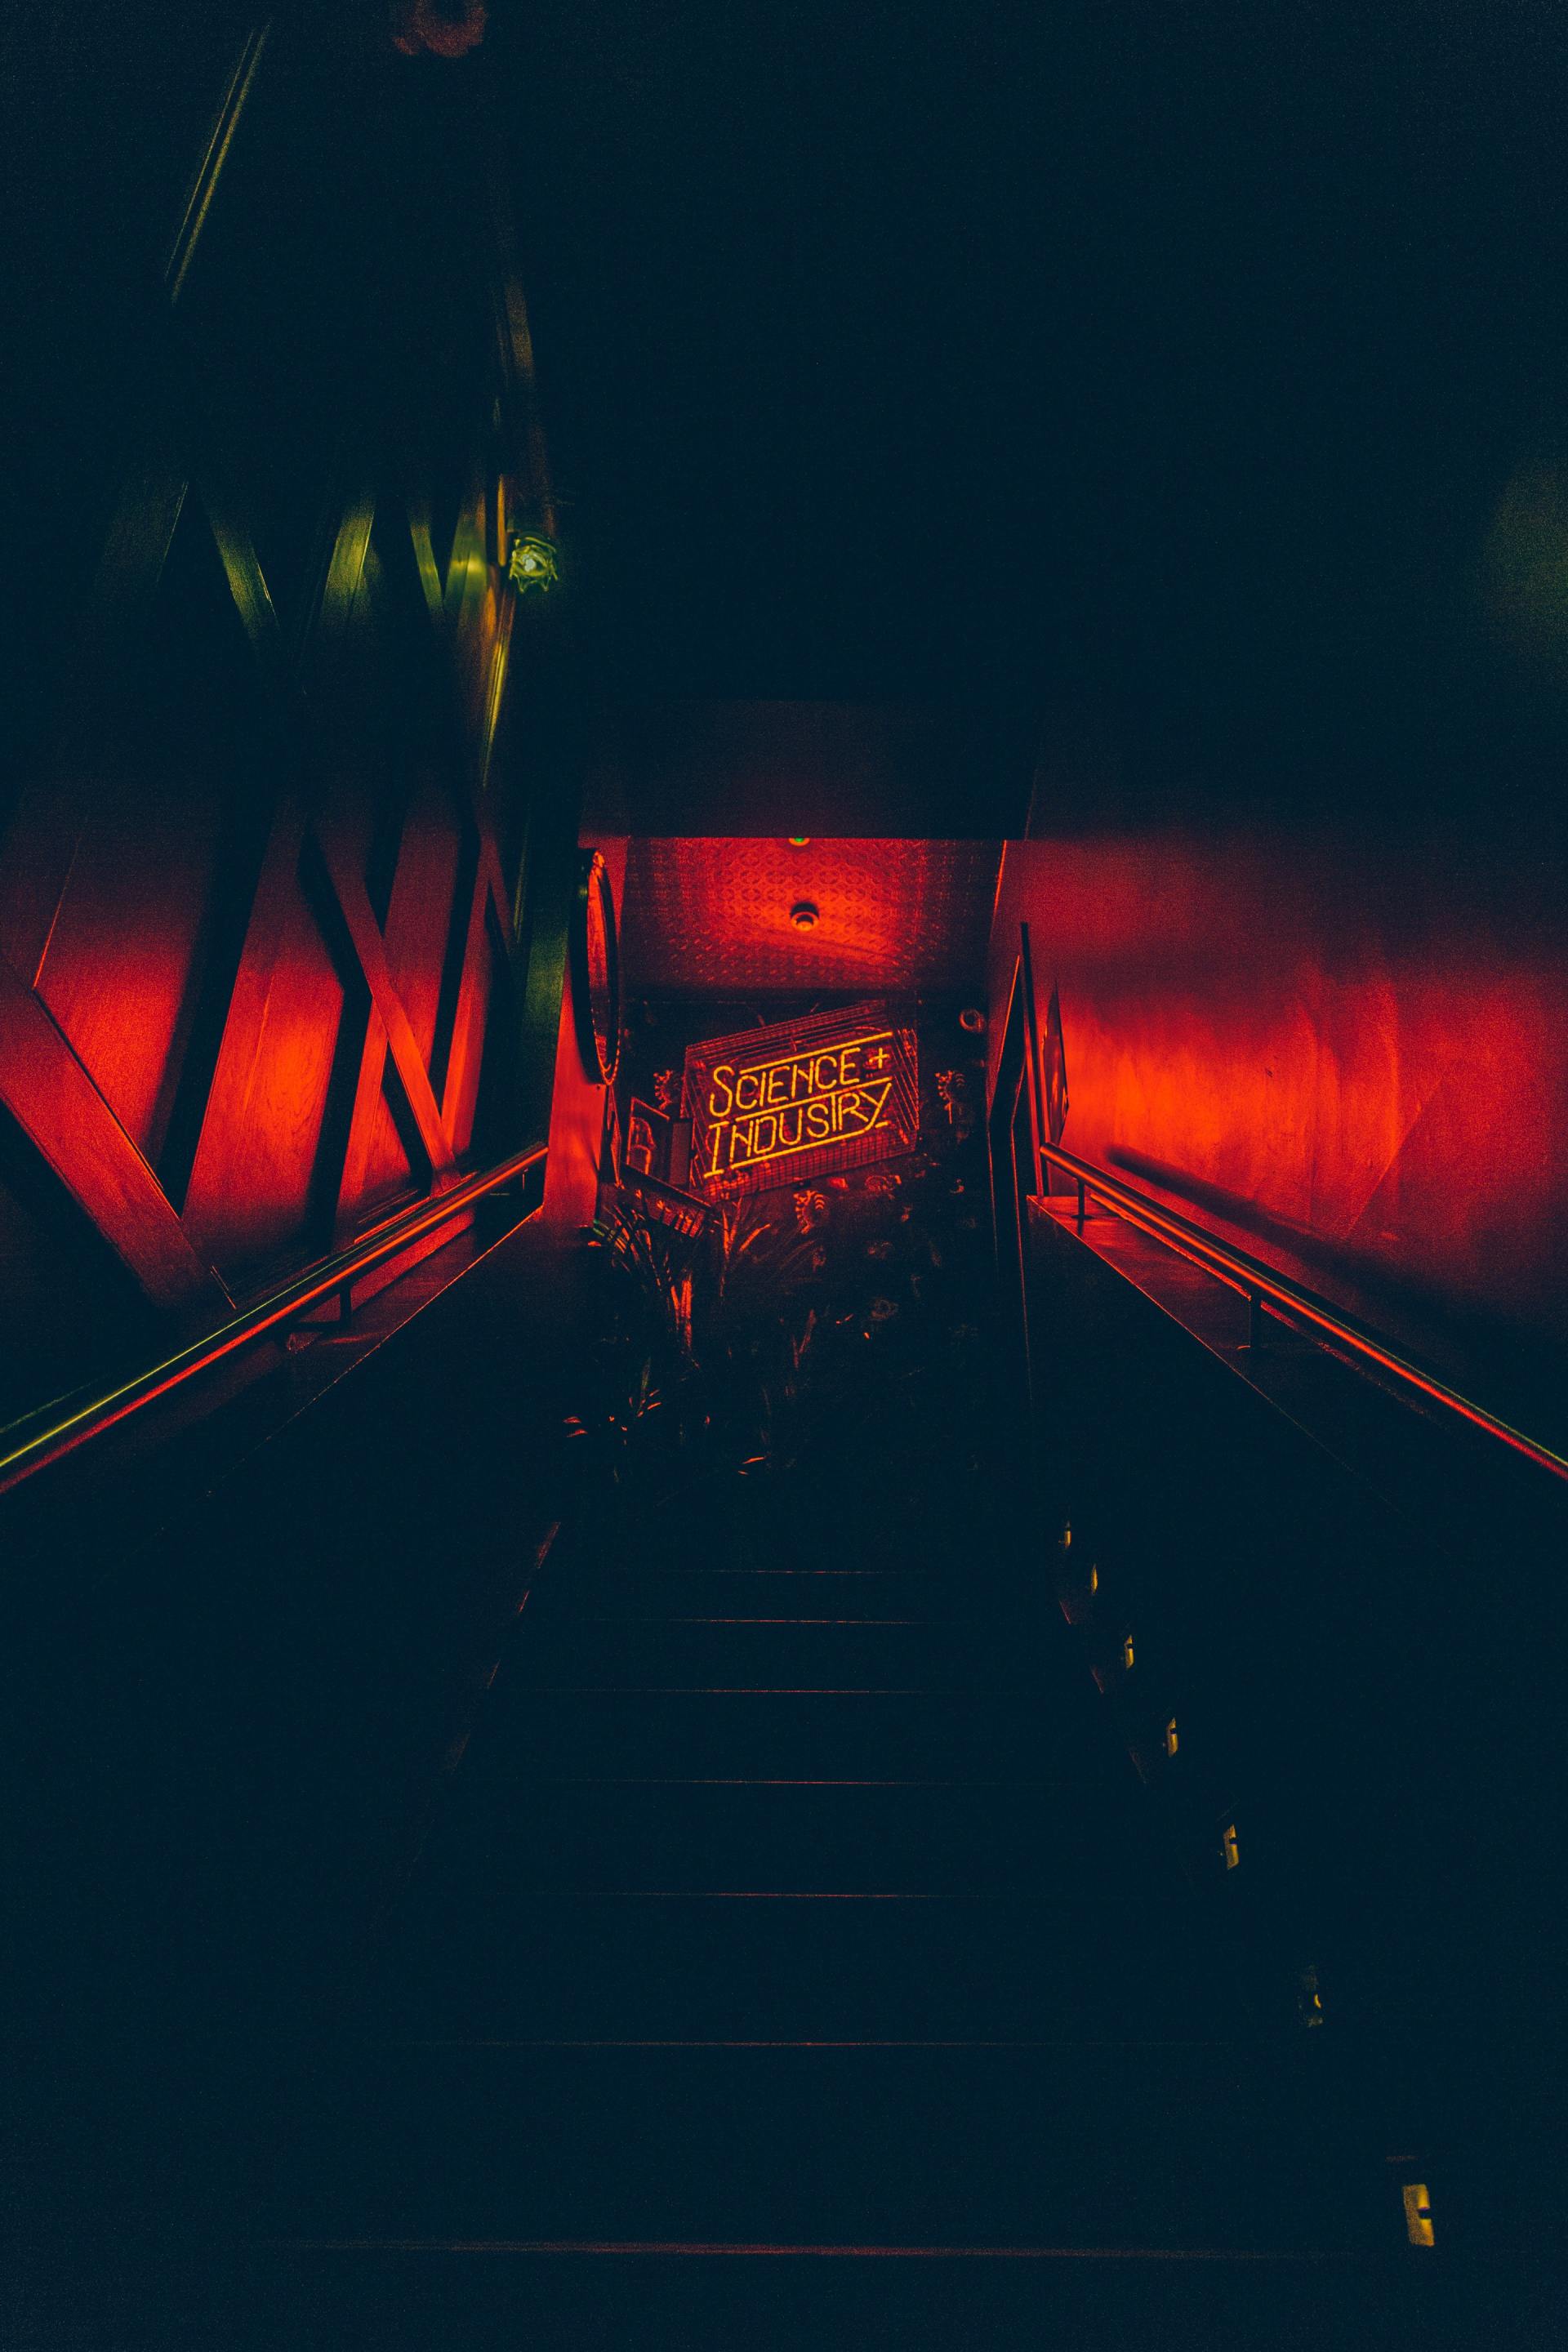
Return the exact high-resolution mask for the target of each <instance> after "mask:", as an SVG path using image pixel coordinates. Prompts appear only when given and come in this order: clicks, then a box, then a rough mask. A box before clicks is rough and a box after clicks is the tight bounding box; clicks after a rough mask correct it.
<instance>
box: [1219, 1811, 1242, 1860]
mask: <svg viewBox="0 0 1568 2352" xmlns="http://www.w3.org/2000/svg"><path fill="white" fill-rule="evenodd" d="M1221 1844H1222V1846H1223V1848H1224V1851H1225V1866H1226V1869H1227V1870H1235V1869H1237V1867H1238V1865H1239V1864H1240V1861H1241V1848H1240V1846H1239V1844H1238V1843H1237V1835H1236V1823H1235V1822H1231V1823H1230V1824H1229V1826H1228V1828H1227V1829H1226V1832H1225V1835H1224V1837H1223V1839H1222V1840H1221Z"/></svg>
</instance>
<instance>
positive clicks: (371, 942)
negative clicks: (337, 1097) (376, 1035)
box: [313, 825, 455, 1184]
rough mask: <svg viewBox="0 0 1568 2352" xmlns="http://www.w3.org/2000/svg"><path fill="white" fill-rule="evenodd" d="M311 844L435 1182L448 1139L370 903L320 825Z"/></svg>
mask: <svg viewBox="0 0 1568 2352" xmlns="http://www.w3.org/2000/svg"><path fill="white" fill-rule="evenodd" d="M313 837H314V840H315V845H316V848H317V850H318V852H319V854H320V856H321V864H322V866H323V868H324V869H325V872H326V877H327V880H328V882H329V883H330V884H331V892H332V896H333V898H335V899H336V901H337V906H338V912H339V914H340V915H341V916H342V920H343V928H344V929H345V930H346V931H347V933H348V936H349V944H350V946H351V947H352V948H353V954H354V961H355V962H356V963H357V964H358V965H359V968H360V971H362V972H363V975H364V984H365V986H366V988H368V989H369V991H370V1001H371V1004H372V1007H373V1008H374V1012H375V1014H376V1016H377V1018H378V1019H379V1020H380V1023H381V1025H382V1027H383V1028H384V1030H385V1032H386V1045H387V1051H388V1052H389V1053H390V1054H391V1055H392V1063H393V1067H394V1068H395V1071H396V1072H397V1075H398V1077H399V1078H400V1080H401V1081H402V1085H403V1091H404V1093H405V1096H406V1097H407V1099H408V1108H409V1110H410V1111H411V1112H412V1113H413V1117H414V1124H415V1126H416V1128H417V1129H418V1130H419V1140H420V1143H421V1144H422V1145H423V1147H424V1150H425V1156H426V1159H427V1160H429V1162H430V1172H431V1174H432V1176H433V1177H434V1178H435V1180H436V1181H437V1184H439V1183H440V1181H442V1179H443V1178H445V1177H449V1176H450V1175H451V1174H452V1173H453V1171H454V1166H455V1155H454V1153H453V1150H452V1144H451V1139H450V1138H449V1137H448V1135H447V1130H446V1129H445V1128H444V1127H443V1125H442V1124H441V1113H440V1109H439V1108H438V1106H437V1101H436V1097H435V1094H434V1092H433V1091H432V1089H431V1085H430V1074H429V1072H428V1071H427V1070H426V1067H425V1061H424V1056H423V1055H421V1053H420V1051H419V1045H418V1041H417V1039H416V1036H415V1034H414V1031H413V1027H412V1025H411V1024H410V1022H409V1019H408V1015H407V1013H405V1011H404V1009H403V1000H402V998H401V997H400V996H399V995H398V993H397V990H396V988H395V986H394V984H393V979H392V973H391V971H390V969H389V967H388V964H387V961H386V943H385V941H384V940H383V938H382V936H381V929H380V926H379V925H378V923H377V922H376V919H375V913H374V908H372V906H371V903H370V898H369V895H368V893H367V892H366V889H365V887H364V884H363V881H362V880H361V878H360V875H359V871H358V868H357V866H354V865H353V863H351V861H350V859H349V858H348V857H347V856H345V854H344V853H343V850H342V847H341V846H340V845H338V844H337V843H336V842H335V841H334V840H333V839H332V837H331V833H330V831H329V829H328V828H327V827H325V826H322V825H317V826H316V827H314V828H313Z"/></svg>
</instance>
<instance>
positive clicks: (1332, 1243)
mask: <svg viewBox="0 0 1568 2352" xmlns="http://www.w3.org/2000/svg"><path fill="white" fill-rule="evenodd" d="M1020 919H1023V920H1026V921H1027V922H1028V924H1029V926H1030V936H1031V941H1032V946H1033V955H1034V961H1035V967H1036V982H1037V999H1038V1004H1037V1011H1038V1014H1039V1016H1040V1019H1041V1022H1042V1026H1044V1024H1045V1016H1046V1011H1047V1003H1048V1002H1049V1000H1050V997H1051V993H1052V991H1053V989H1055V990H1056V991H1057V992H1058V1002H1059V1007H1060V1024H1061V1034H1062V1039H1063V1043H1064V1046H1065V1054H1066V1063H1067V1068H1068V1072H1069V1074H1070V1081H1071V1108H1070V1111H1069V1113H1068V1118H1067V1122H1066V1128H1065V1132H1064V1133H1063V1135H1062V1141H1063V1142H1064V1143H1065V1145H1066V1146H1067V1148H1068V1150H1071V1151H1074V1152H1077V1153H1078V1154H1079V1156H1080V1157H1082V1158H1084V1159H1087V1160H1094V1161H1097V1162H1099V1163H1100V1165H1102V1166H1104V1167H1105V1168H1107V1169H1108V1170H1110V1171H1111V1172H1112V1173H1116V1174H1121V1175H1122V1176H1124V1177H1125V1178H1126V1179H1127V1180H1128V1181H1131V1182H1132V1183H1134V1184H1137V1185H1140V1186H1142V1188H1144V1189H1145V1190H1147V1191H1151V1192H1154V1193H1155V1194H1156V1195H1158V1196H1160V1197H1162V1198H1163V1199H1164V1200H1165V1201H1166V1202H1168V1203H1169V1205H1170V1206H1172V1207H1173V1208H1175V1209H1177V1210H1179V1211H1181V1212H1183V1213H1184V1214H1186V1215H1189V1216H1195V1217H1196V1218H1197V1219H1198V1221H1199V1222H1200V1223H1205V1224H1207V1225H1210V1226H1212V1227H1213V1228H1214V1229H1215V1231H1216V1232H1217V1233H1219V1234H1220V1235H1221V1236H1222V1238H1228V1239H1230V1240H1232V1241H1235V1242H1237V1244H1240V1245H1241V1246H1242V1247H1244V1248H1246V1249H1248V1250H1251V1251H1252V1252H1254V1253H1255V1254H1256V1255H1258V1256H1260V1257H1262V1258H1263V1259H1265V1260H1266V1261H1268V1262H1270V1263H1272V1264H1274V1265H1277V1266H1278V1267H1279V1269H1280V1270H1281V1271H1282V1272H1284V1273H1286V1274H1289V1275H1292V1276H1295V1278H1296V1279H1297V1280H1299V1281H1303V1282H1305V1283H1306V1284H1307V1285H1308V1286H1309V1287H1310V1288H1312V1289H1315V1290H1317V1291H1319V1292H1321V1293H1322V1294H1324V1295H1326V1296H1327V1297H1330V1298H1331V1299H1333V1300H1334V1301H1335V1302H1336V1303H1338V1304H1339V1305H1341V1306H1342V1307H1347V1308H1349V1309H1350V1310H1351V1311H1352V1313H1358V1314H1360V1315H1362V1316H1363V1317H1364V1318H1367V1319H1368V1320H1370V1321H1372V1322H1373V1324H1375V1325H1376V1326H1378V1327H1379V1328H1382V1329H1383V1330H1384V1331H1386V1332H1388V1333H1389V1334H1390V1336H1391V1337H1394V1338H1395V1339H1401V1340H1403V1342H1404V1343H1405V1345H1406V1346H1407V1347H1408V1348H1409V1349H1411V1350H1412V1351H1413V1352H1415V1354H1417V1355H1418V1356H1424V1357H1426V1358H1427V1359H1428V1360H1431V1361H1433V1362H1434V1363H1435V1364H1436V1366H1437V1367H1438V1368H1439V1369H1443V1368H1447V1370H1449V1371H1450V1372H1451V1373H1452V1374H1453V1375H1454V1376H1456V1377H1458V1378H1459V1379H1460V1381H1461V1385H1462V1384H1463V1379H1464V1377H1466V1376H1468V1372H1469V1370H1470V1369H1471V1349H1472V1348H1473V1346H1474V1345H1475V1344H1476V1342H1477V1337H1478V1335H1480V1336H1481V1337H1483V1338H1484V1335H1485V1333H1486V1331H1487V1329H1488V1328H1489V1327H1490V1328H1493V1329H1495V1330H1496V1331H1497V1332H1498V1334H1499V1336H1500V1338H1502V1337H1503V1336H1504V1335H1506V1334H1507V1333H1508V1332H1509V1331H1512V1332H1514V1333H1520V1332H1523V1331H1526V1330H1532V1331H1533V1332H1534V1333H1536V1334H1538V1335H1539V1337H1540V1338H1541V1339H1542V1340H1544V1341H1547V1342H1549V1343H1550V1342H1552V1341H1553V1339H1554V1338H1555V1336H1556V1335H1558V1334H1559V1333H1560V1331H1561V1328H1562V1319H1563V1312H1564V1308H1565V1307H1568V1253H1565V1251H1564V1247H1563V1231H1564V1222H1565V1220H1564V1212H1565V1211H1568V1160H1565V1158H1564V1152H1563V1141H1562V1139H1563V1134H1564V1133H1565V1132H1568V994H1565V992H1564V989H1563V965H1564V962H1565V961H1568V957H1565V954H1564V947H1563V940H1562V938H1561V937H1560V935H1559V934H1558V931H1557V930H1556V929H1555V928H1554V927H1553V925H1552V923H1551V922H1549V921H1547V920H1546V919H1543V917H1542V913H1541V911H1540V909H1539V908H1537V909H1536V911H1535V912H1534V913H1533V914H1532V913H1531V904H1530V897H1529V893H1528V891H1527V890H1526V889H1525V888H1524V887H1522V880H1521V877H1512V878H1511V880H1510V877H1506V876H1500V875H1497V874H1495V873H1493V874H1489V871H1488V868H1487V866H1486V865H1485V863H1484V861H1482V860H1481V859H1480V858H1479V856H1478V857H1476V858H1474V859H1471V860H1469V861H1468V862H1467V860H1466V859H1465V858H1464V857H1463V856H1460V855H1459V854H1458V852H1457V851H1456V849H1455V847H1454V846H1453V845H1444V844H1442V843H1439V842H1436V841H1435V842H1433V843H1432V844H1429V845H1423V844H1421V843H1419V842H1416V841H1412V842H1410V843H1408V844H1406V845H1403V847H1402V850H1401V854H1400V856H1399V857H1398V858H1397V860H1395V859H1394V858H1393V857H1391V856H1390V855H1389V854H1388V852H1387V850H1386V848H1383V849H1379V848H1377V847H1375V846H1371V845H1353V844H1350V843H1340V842H1330V841H1328V840H1326V839H1322V838H1320V839H1317V840H1310V841H1306V842H1303V841H1302V840H1300V839H1299V838H1292V837H1289V836H1288V835H1286V834H1285V833H1284V831H1283V829H1281V830H1280V831H1279V833H1277V834H1276V835H1272V836H1270V835H1263V834H1260V835H1256V836H1255V835H1246V836H1243V835H1233V836H1230V837H1228V838H1218V839H1206V840H1205V839H1200V838H1198V837H1196V836H1195V835H1185V834H1178V833H1163V834H1159V835H1155V834H1150V835H1146V836H1141V837H1136V838H1128V837H1125V836H1121V837H1106V838H1103V839H1092V838H1091V839H1088V840H1083V839H1079V840H1072V841H1062V842H1046V841H1040V842H1029V843H1022V844H1013V845H1009V849H1008V852H1007V858H1006V864H1005V870H1004V877H1003V887H1002V891H1001V894H1000V898H999V903H998V911H997V920H996V926H995V931H994V962H993V973H992V988H993V994H992V1002H993V1005H994V1006H995V1005H996V1004H997V1003H999V1002H1001V992H1002V990H1003V988H1004V987H1005V984H1006V982H1007V980H1008V979H1009V978H1010V974H1011V969H1012V962H1011V959H1012V958H1014V957H1016V953H1017V938H1018V931H1017V927H1018V923H1019V921H1020ZM1044 1042H1045V1041H1044V1040H1042V1043H1044Z"/></svg>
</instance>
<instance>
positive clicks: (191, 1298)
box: [0, 961, 234, 1308]
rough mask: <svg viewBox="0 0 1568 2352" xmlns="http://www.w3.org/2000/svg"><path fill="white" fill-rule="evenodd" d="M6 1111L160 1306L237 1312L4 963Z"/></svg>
mask: <svg viewBox="0 0 1568 2352" xmlns="http://www.w3.org/2000/svg"><path fill="white" fill-rule="evenodd" d="M0 1103H3V1104H4V1106H5V1108H6V1110H8V1111H9V1112H10V1114H11V1117H12V1118H14V1119H15V1120H16V1124H17V1126H18V1127H19V1128H20V1129H22V1132H23V1133H24V1135H26V1138H27V1140H28V1142H29V1143H30V1144H31V1145H32V1146H33V1149H34V1150H36V1151H37V1153H38V1155H39V1157H40V1158H41V1159H42V1160H45V1161H46V1162H47V1165H48V1166H49V1167H50V1168H51V1169H52V1170H53V1171H54V1173H55V1175H56V1176H57V1177H58V1180H59V1181H60V1182H61V1183H62V1184H63V1185H64V1186H65V1188H66V1190H67V1192H68V1193H69V1194H70V1196H71V1198H72V1200H73V1201H75V1202H76V1203H77V1205H78V1206H79V1208H80V1209H82V1210H83V1211H84V1212H85V1213H86V1214H87V1215H88V1216H89V1218H90V1219H91V1221H92V1223H93V1224H94V1225H95V1226H96V1228H97V1230H98V1231H99V1233H100V1234H101V1235H102V1236H103V1238H104V1240H105V1241H106V1242H107V1243H108V1244H109V1245H110V1248H111V1249H112V1250H113V1251H114V1253H115V1255H117V1256H118V1257H119V1258H120V1259H121V1262H122V1263H123V1264H124V1265H127V1266H129V1268H130V1269H131V1272H132V1274H133V1275H134V1276H135V1277H136V1279H137V1281H138V1282H139V1283H140V1284H141V1286H142V1289H143V1290H144V1291H145V1292H146V1294H147V1296H148V1297H149V1298H151V1299H153V1301H154V1303H155V1304H156V1305H158V1306H159V1307H183V1306H187V1305H191V1304H195V1303H199V1304H201V1305H204V1306H206V1307H224V1308H227V1307H232V1306H233V1304H234V1302H233V1300H232V1299H231V1298H230V1297H229V1295H228V1293H227V1291H226V1289H225V1288H224V1286H223V1285H222V1283H221V1282H220V1281H219V1280H218V1278H217V1276H216V1274H215V1273H214V1272H213V1270H212V1268H211V1267H210V1266H209V1265H205V1263H204V1262H203V1260H202V1259H201V1258H200V1257H198V1256H197V1255H196V1253H195V1250H194V1249H193V1248H192V1247H191V1244H190V1243H189V1241H188V1240H187V1239H186V1237H185V1234H184V1229H183V1228H182V1226H181V1223H180V1220H179V1218H178V1217H177V1216H176V1215H175V1213H174V1207H173V1205H172V1204H171V1202H170V1201H169V1198H168V1196H167V1194H166V1193H165V1192H164V1191H163V1186H162V1185H161V1184H160V1183H159V1181H158V1179H157V1178H156V1176H154V1175H153V1171H152V1169H151V1168H150V1167H149V1166H148V1165H147V1162H146V1160H143V1158H142V1154H141V1152H140V1151H138V1150H137V1149H136V1146H135V1144H134V1143H132V1140H131V1138H130V1137H129V1136H128V1135H127V1134H126V1132H125V1129H123V1128H122V1127H121V1124H120V1121H119V1120H118V1119H117V1118H115V1116H114V1113H113V1112H112V1111H111V1110H110V1108H109V1105H108V1104H107V1103H106V1102H105V1100H104V1098H103V1097H102V1096H101V1095H100V1093H99V1091H98V1088H97V1087H95V1086H94V1085H93V1083H92V1080H91V1079H90V1078H89V1076H88V1074H87V1072H86V1070H85V1069H83V1067H82V1066H81V1064H80V1063H79V1061H78V1060H77V1057H76V1055H74V1054H73V1053H72V1052H71V1049H70V1047H69V1045H68V1044H67V1043H66V1040H65V1038H64V1036H63V1035H62V1034H61V1033H60V1031H59V1030H58V1029H57V1028H56V1026H55V1024H54V1023H53V1021H51V1020H50V1018H49V1015H48V1013H47V1012H46V1011H45V1009H44V1007H43V1005H42V1004H41V1003H39V1001H38V999H37V997H36V996H35V995H34V994H33V992H32V990H31V989H30V988H27V987H26V986H25V985H24V984H23V982H21V981H20V980H19V979H18V978H17V976H16V973H15V972H14V971H12V969H11V967H10V965H9V964H8V963H5V962H3V961H0Z"/></svg>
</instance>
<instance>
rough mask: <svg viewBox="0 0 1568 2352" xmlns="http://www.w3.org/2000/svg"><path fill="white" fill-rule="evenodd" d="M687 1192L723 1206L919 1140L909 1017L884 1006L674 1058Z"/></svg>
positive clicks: (815, 1018)
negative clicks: (680, 1088) (681, 1063)
mask: <svg viewBox="0 0 1568 2352" xmlns="http://www.w3.org/2000/svg"><path fill="white" fill-rule="evenodd" d="M685 1104H686V1113H687V1116H688V1118H689V1119H690V1121H691V1175H690V1180H689V1181H690V1184H691V1188H692V1190H693V1191H694V1192H700V1193H701V1194H702V1195H703V1196H704V1197H705V1198H706V1199H709V1200H732V1199H734V1198H735V1197H736V1196H737V1195H739V1194H741V1193H743V1192H765V1191H766V1190H767V1189H768V1188H769V1187H770V1186H772V1185H775V1184H803V1183H807V1182H809V1181H811V1180H812V1179H813V1178H816V1177H819V1176H831V1175H837V1174H840V1173H842V1172H843V1171H846V1170H847V1169H850V1168H864V1167H866V1166H868V1164H869V1163H870V1162H871V1161H872V1160H891V1159H894V1158H896V1157H897V1156H898V1155H899V1154H900V1152H905V1151H912V1150H914V1148H915V1145H916V1143H917V1142H918V1141H919V1139H920V1072H919V1065H918V1060H917V1055H916V1045H915V1028H914V1023H913V1020H912V1019H911V1018H910V1017H909V1016H908V1015H907V1014H900V1008H898V1007H897V1006H895V1005H892V1004H889V1003H866V1004H852V1005H847V1006H846V1007H844V1008H843V1009H842V1010H840V1011H838V1012H835V1013H808V1014H806V1015H805V1016H804V1017H803V1018H802V1019H800V1020H798V1021H779V1022H775V1023H774V1024H773V1025H772V1026H771V1027H769V1028H766V1029H743V1030H741V1031H740V1032H739V1033H738V1034H735V1035H732V1036H729V1037H710V1038H708V1039H706V1040H705V1041H704V1042H703V1043H702V1044H701V1045H690V1046H689V1047H688V1048H687V1053H686V1072H685Z"/></svg>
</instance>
